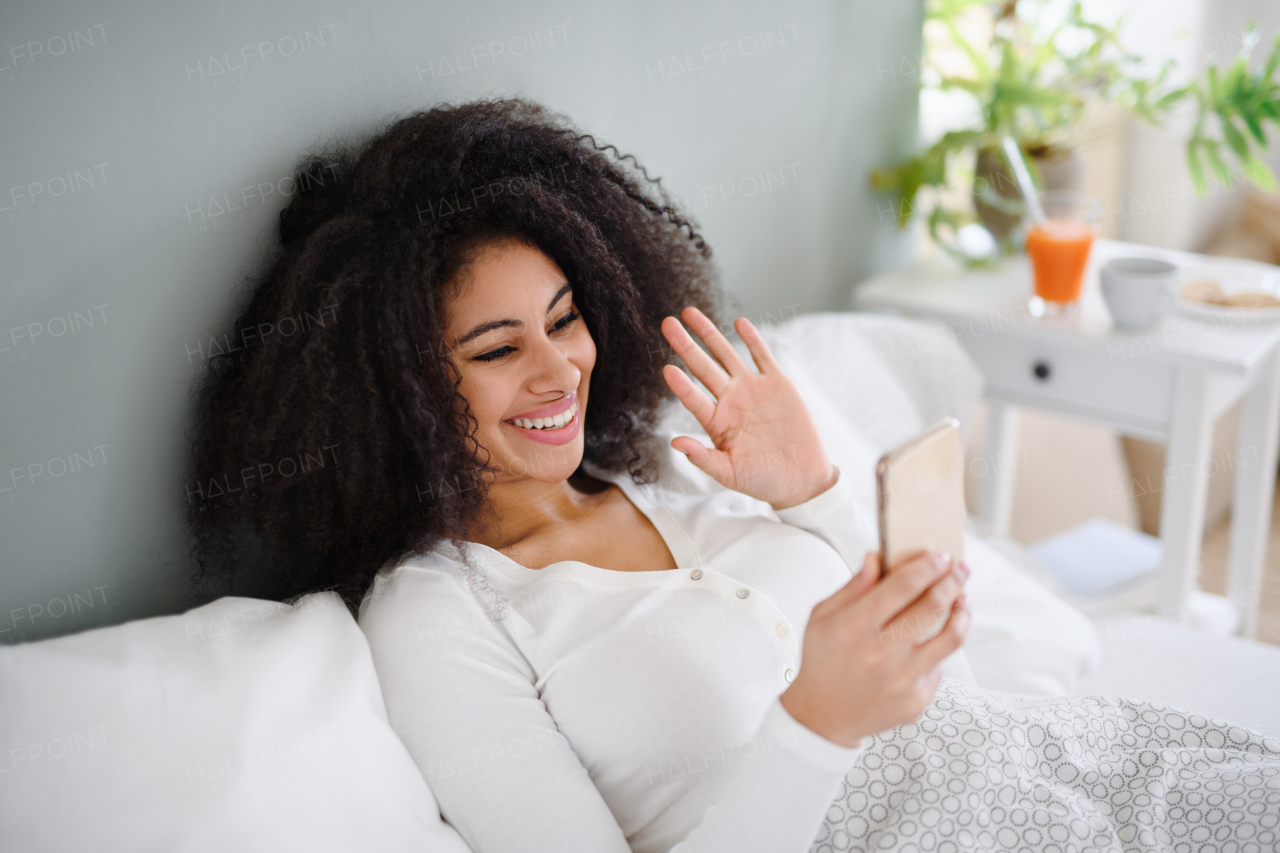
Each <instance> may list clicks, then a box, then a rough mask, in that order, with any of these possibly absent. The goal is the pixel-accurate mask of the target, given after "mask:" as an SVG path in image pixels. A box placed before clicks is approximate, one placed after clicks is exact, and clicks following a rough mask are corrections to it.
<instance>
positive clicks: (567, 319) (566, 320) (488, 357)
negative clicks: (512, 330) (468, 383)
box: [471, 311, 582, 361]
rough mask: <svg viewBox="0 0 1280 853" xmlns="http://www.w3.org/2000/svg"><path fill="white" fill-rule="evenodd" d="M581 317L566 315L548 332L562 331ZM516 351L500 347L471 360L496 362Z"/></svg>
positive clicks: (572, 313) (513, 348)
mask: <svg viewBox="0 0 1280 853" xmlns="http://www.w3.org/2000/svg"><path fill="white" fill-rule="evenodd" d="M581 316H582V315H581V314H579V313H578V312H577V311H570V312H569V313H568V314H565V315H564V316H563V317H561V318H560V319H559V320H557V321H556V322H555V325H553V326H552V327H551V330H550V331H549V332H548V334H554V333H555V332H558V331H560V330H561V329H564V328H565V327H567V326H569V325H570V324H571V323H573V321H574V320H577V319H578V318H579V317H581ZM515 351H516V348H515V347H513V346H500V347H498V348H497V349H491V350H489V351H488V352H484V353H480V355H476V356H472V357H471V360H472V361H494V360H495V359H499V358H502V357H503V356H504V355H507V354H508V353H512V352H515Z"/></svg>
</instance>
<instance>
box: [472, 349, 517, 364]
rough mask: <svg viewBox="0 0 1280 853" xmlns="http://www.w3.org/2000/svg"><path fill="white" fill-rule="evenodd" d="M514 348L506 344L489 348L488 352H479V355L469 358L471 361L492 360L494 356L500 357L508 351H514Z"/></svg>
mask: <svg viewBox="0 0 1280 853" xmlns="http://www.w3.org/2000/svg"><path fill="white" fill-rule="evenodd" d="M515 349H516V348H515V347H507V346H503V347H498V348H497V349H491V350H489V351H488V352H483V353H480V355H477V356H474V357H472V359H471V360H472V361H493V360H494V359H496V358H502V357H503V356H504V355H506V354H507V353H509V352H515Z"/></svg>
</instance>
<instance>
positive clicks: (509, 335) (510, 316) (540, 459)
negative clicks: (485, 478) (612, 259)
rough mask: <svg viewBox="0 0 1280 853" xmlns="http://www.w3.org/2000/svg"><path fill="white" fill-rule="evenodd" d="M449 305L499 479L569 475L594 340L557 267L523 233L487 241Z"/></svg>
mask: <svg viewBox="0 0 1280 853" xmlns="http://www.w3.org/2000/svg"><path fill="white" fill-rule="evenodd" d="M446 313H447V323H446V326H445V344H446V347H448V348H450V356H451V357H452V358H453V361H454V363H455V364H456V365H457V366H458V369H459V370H460V371H461V373H462V384H461V386H460V388H459V391H460V392H461V393H462V396H463V397H465V398H466V400H467V403H468V404H469V405H470V407H471V414H472V415H474V416H475V418H476V420H477V421H478V422H479V429H478V430H477V434H476V437H477V439H478V440H479V442H480V444H481V446H482V447H484V448H485V449H486V450H488V451H489V468H490V469H491V470H492V472H493V473H494V475H495V476H496V480H497V481H498V482H502V481H510V480H518V479H526V478H527V479H534V480H540V481H543V482H548V483H556V482H561V481H563V480H565V479H567V478H568V477H569V476H570V475H571V474H572V473H573V472H574V471H575V470H576V469H577V467H578V464H579V463H580V462H581V461H582V451H583V432H582V418H583V414H584V412H585V411H586V407H587V393H588V387H589V385H590V380H591V368H592V367H594V366H595V363H596V345H595V342H594V341H593V340H592V339H591V333H590V332H588V331H587V325H586V323H585V322H584V321H583V320H582V318H581V317H580V316H579V315H578V311H577V306H576V305H574V302H573V292H572V291H571V290H570V289H569V281H568V279H567V278H565V275H564V273H563V272H561V271H560V267H559V266H558V265H557V264H556V262H555V261H553V260H551V258H549V257H547V256H546V255H545V254H543V253H542V251H540V250H539V249H536V248H534V247H533V246H530V245H529V244H527V243H524V242H522V241H519V240H514V239H508V240H502V241H496V242H492V243H488V244H486V245H485V246H483V247H482V248H481V249H480V250H479V251H478V252H477V253H476V255H475V257H474V259H473V261H472V262H471V263H470V264H469V265H468V266H467V267H466V268H465V269H464V270H463V271H462V273H461V274H460V276H459V279H458V291H457V293H456V295H455V296H454V298H453V299H452V301H451V302H450V303H449V306H448V310H447V312H446ZM566 394H568V395H569V396H568V397H566V396H565V395H566ZM482 458H483V457H482Z"/></svg>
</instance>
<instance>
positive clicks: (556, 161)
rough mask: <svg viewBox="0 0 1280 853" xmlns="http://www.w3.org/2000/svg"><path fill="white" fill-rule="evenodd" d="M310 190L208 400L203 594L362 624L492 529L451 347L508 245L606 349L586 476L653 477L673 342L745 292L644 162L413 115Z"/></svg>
mask: <svg viewBox="0 0 1280 853" xmlns="http://www.w3.org/2000/svg"><path fill="white" fill-rule="evenodd" d="M628 161H629V163H628ZM293 180H294V183H295V191H294V192H293V194H292V197H291V198H290V200H289V204H288V206H287V207H286V208H285V209H284V210H283V211H282V212H281V214H280V226H279V244H278V245H276V246H273V247H272V256H271V257H270V258H269V259H268V261H267V263H266V264H265V268H266V272H265V274H264V275H263V276H261V277H260V278H258V279H254V280H251V281H250V282H249V284H250V287H251V290H250V292H249V294H248V298H247V301H246V304H245V307H244V308H243V309H241V310H240V312H239V316H238V317H237V319H236V320H235V322H234V324H233V325H232V327H231V329H230V330H229V331H228V332H226V333H224V334H222V335H219V336H215V337H213V338H211V339H210V341H209V346H208V349H209V352H208V361H207V367H208V370H207V372H206V373H205V375H204V377H203V381H201V382H200V383H198V386H197V389H196V397H195V418H194V427H193V432H192V435H191V442H192V459H191V462H192V465H191V471H190V473H189V477H188V485H187V487H186V492H187V500H188V506H187V520H188V524H189V527H190V530H191V535H192V552H193V556H194V558H195V570H194V575H193V581H194V584H195V588H196V589H197V590H199V591H201V592H203V593H205V594H206V595H211V594H213V593H214V592H216V591H218V589H217V588H219V587H224V586H225V588H226V589H229V590H231V591H240V592H246V593H247V594H257V595H262V596H265V597H271V598H280V599H287V598H291V597H295V596H298V595H302V594H304V593H308V592H313V591H317V590H323V589H332V590H336V591H337V592H338V593H339V594H340V595H341V596H342V598H343V599H344V601H346V602H347V604H348V606H350V607H351V608H352V610H353V612H354V611H355V610H356V609H357V608H358V605H359V602H360V599H361V598H362V597H363V595H364V592H365V590H366V589H367V587H368V586H369V584H370V583H371V582H372V581H373V579H374V577H375V576H376V574H377V573H378V572H379V571H381V570H389V569H390V568H392V567H394V566H395V565H397V564H399V563H400V562H402V561H403V560H405V559H407V558H409V557H411V556H415V555H420V554H423V553H426V552H427V551H430V550H431V549H432V548H434V547H435V545H437V544H438V543H439V542H440V540H441V539H442V538H444V537H445V536H447V535H449V534H448V532H449V531H462V530H466V529H468V523H469V522H470V521H471V520H472V519H474V518H476V517H477V515H478V514H479V512H480V511H481V510H482V509H483V508H484V506H485V501H486V500H487V494H486V488H485V482H486V480H485V478H484V477H483V476H482V471H483V467H484V465H485V461H486V452H485V451H484V449H483V448H482V447H481V446H480V445H479V442H478V441H477V440H476V429H477V426H478V424H477V422H476V420H475V418H474V417H473V416H472V415H471V413H470V410H469V408H468V406H467V404H466V401H465V399H463V398H462V397H461V395H460V394H459V392H458V385H459V381H460V374H459V373H458V371H457V369H456V367H455V366H454V364H453V362H452V361H451V359H450V358H449V357H448V356H447V352H448V347H447V346H446V344H445V341H444V340H443V328H444V320H445V316H446V315H445V309H446V306H447V302H448V299H449V298H451V293H452V290H453V285H454V284H455V283H456V282H457V280H458V274H459V273H460V272H461V271H462V270H463V268H464V267H465V266H466V264H467V263H468V262H469V259H470V258H472V257H474V253H475V252H476V250H477V249H478V248H480V247H482V246H483V245H485V244H486V243H488V242H490V241H493V240H499V239H504V238H512V237H514V238H518V239H522V240H524V241H527V242H528V243H529V244H531V245H533V246H536V247H537V248H539V249H540V250H542V251H543V252H545V253H546V254H547V255H548V256H549V257H550V258H551V259H552V260H554V261H555V262H556V263H557V264H558V265H559V266H560V268H561V270H563V271H564V273H565V275H566V276H567V277H568V280H569V282H570V284H571V286H572V289H573V297H574V300H575V302H576V303H577V305H578V308H579V310H580V311H581V314H582V317H583V319H584V321H585V322H586V324H587V328H588V329H589V330H590V332H591V336H592V338H593V339H594V341H595V345H596V349H597V360H596V364H595V368H594V370H593V373H592V383H591V404H590V406H589V407H588V411H587V412H586V419H585V422H584V428H585V438H584V441H585V453H584V459H585V460H588V461H590V462H592V463H594V464H596V465H598V466H600V467H601V468H603V469H605V470H611V471H620V470H624V469H625V470H627V471H628V472H629V473H630V475H631V476H632V478H633V479H635V480H636V481H637V482H645V481H647V480H648V479H651V477H652V474H651V471H652V462H653V448H652V445H651V442H650V441H649V439H650V436H651V433H652V430H653V427H654V425H655V421H656V416H657V410H658V407H659V404H660V403H661V402H662V400H663V399H664V398H665V397H668V396H670V391H669V389H668V388H667V386H666V383H665V381H664V380H663V379H662V376H661V367H662V365H663V364H665V363H667V362H668V361H671V360H672V359H673V358H674V356H673V354H672V353H671V352H670V349H669V347H668V346H667V344H666V342H665V340H664V338H663V337H662V334H661V331H660V328H659V324H660V323H661V320H662V318H663V317H664V316H667V315H669V314H675V315H677V316H678V314H679V312H680V310H681V309H682V308H683V307H684V306H686V305H696V306H697V307H698V308H700V309H701V310H702V311H703V312H705V313H706V314H707V315H708V316H709V317H711V318H712V319H713V320H715V319H716V318H717V317H718V316H719V310H718V307H719V303H720V302H721V301H722V300H723V299H724V298H725V294H724V293H723V291H722V290H721V289H720V286H719V281H718V278H717V274H716V271H715V269H714V267H713V265H712V263H711V251H710V249H709V247H708V246H707V245H706V243H705V241H704V240H703V239H702V237H701V235H700V234H699V233H698V231H697V230H696V227H695V224H694V223H693V222H692V221H691V220H690V219H689V218H688V217H686V216H685V215H684V214H682V213H681V212H680V210H679V208H678V207H677V205H676V204H675V203H674V202H673V201H672V199H671V197H670V195H669V193H667V192H666V191H665V190H664V189H663V188H662V186H661V184H660V183H659V181H658V180H655V179H652V178H650V177H649V175H648V173H647V172H645V170H644V169H643V167H641V166H640V164H639V163H638V162H637V161H636V160H635V158H634V157H631V156H629V155H622V154H621V153H620V152H619V151H618V150H617V149H616V148H614V147H613V146H611V145H600V144H599V143H597V141H596V140H595V139H594V138H593V137H592V136H591V135H589V134H584V133H580V132H579V131H577V130H575V129H574V128H573V127H572V126H571V125H570V124H569V122H568V121H567V120H566V119H565V118H564V117H563V116H561V115H559V114H555V113H551V112H549V111H548V110H546V109H545V108H544V107H541V106H539V105H537V104H534V103H531V102H528V101H525V100H519V99H506V100H489V101H478V102H471V103H465V104H459V105H443V106H437V107H435V108H433V109H430V110H427V111H421V112H416V113H413V114H411V115H408V116H405V117H402V118H398V119H396V120H394V121H393V122H391V123H390V124H389V125H388V126H386V127H385V129H383V130H381V132H379V133H377V134H376V135H375V136H373V137H372V138H371V139H369V140H368V141H367V142H365V143H364V144H362V145H360V146H358V147H356V148H353V147H349V146H342V145H338V146H333V147H331V148H329V149H328V150H327V151H324V152H322V153H313V154H310V155H308V156H306V157H304V158H303V160H302V162H301V164H300V165H299V167H298V168H297V169H296V171H295V173H294V176H293ZM201 349H202V354H203V349H204V347H203V345H202V347H201ZM237 587H239V589H237ZM246 588H247V589H246Z"/></svg>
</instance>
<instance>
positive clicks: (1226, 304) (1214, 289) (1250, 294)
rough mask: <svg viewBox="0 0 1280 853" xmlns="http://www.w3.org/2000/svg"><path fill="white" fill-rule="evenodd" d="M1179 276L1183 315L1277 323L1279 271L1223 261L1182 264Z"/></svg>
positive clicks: (1279, 293)
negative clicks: (1209, 264) (1202, 265)
mask: <svg viewBox="0 0 1280 853" xmlns="http://www.w3.org/2000/svg"><path fill="white" fill-rule="evenodd" d="M1181 279H1182V284H1181V287H1182V291H1181V296H1182V298H1181V299H1180V300H1179V301H1178V307H1179V310H1180V311H1181V312H1182V313H1183V314H1190V315H1192V316H1196V317H1201V318H1204V319H1213V320H1224V321H1227V322H1231V323H1278V322H1280V271H1277V270H1275V269H1273V268H1268V267H1267V266H1264V265H1262V264H1233V263H1225V262H1224V263H1220V264H1215V265H1213V266H1212V267H1203V268H1199V267H1184V268H1183V269H1182V275H1181Z"/></svg>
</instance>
